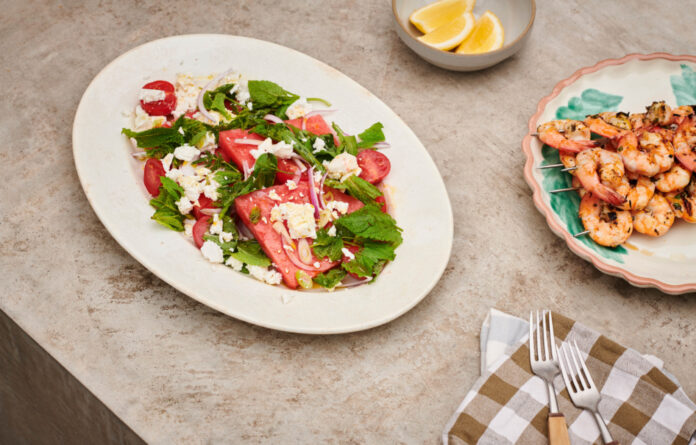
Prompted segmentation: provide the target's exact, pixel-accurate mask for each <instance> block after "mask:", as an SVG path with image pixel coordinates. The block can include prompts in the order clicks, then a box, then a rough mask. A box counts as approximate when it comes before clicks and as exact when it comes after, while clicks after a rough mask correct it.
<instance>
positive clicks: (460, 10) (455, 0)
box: [408, 0, 476, 34]
mask: <svg viewBox="0 0 696 445" xmlns="http://www.w3.org/2000/svg"><path fill="white" fill-rule="evenodd" d="M475 3H476V0H440V1H437V2H434V3H431V4H429V5H425V6H423V7H422V8H419V9H416V10H415V11H413V13H412V14H411V16H410V17H409V18H408V19H409V20H410V21H411V23H413V26H415V27H416V28H418V29H419V30H420V32H422V33H423V34H428V33H429V32H433V31H435V30H436V29H437V28H439V27H441V26H443V25H445V24H447V23H449V22H451V21H452V20H454V19H456V18H457V17H459V16H461V15H462V14H464V13H465V12H471V11H472V10H473V9H474V4H475Z"/></svg>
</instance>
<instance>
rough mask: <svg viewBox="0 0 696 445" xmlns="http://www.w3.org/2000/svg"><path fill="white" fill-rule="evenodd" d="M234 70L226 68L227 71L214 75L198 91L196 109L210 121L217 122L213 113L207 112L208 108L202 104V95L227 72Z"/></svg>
mask: <svg viewBox="0 0 696 445" xmlns="http://www.w3.org/2000/svg"><path fill="white" fill-rule="evenodd" d="M234 71H235V70H234V69H231V70H227V71H225V72H224V73H222V74H219V75H217V76H215V78H214V79H213V80H211V81H210V82H208V84H207V85H206V86H205V87H203V89H202V90H201V92H200V93H198V100H197V102H198V111H200V112H201V114H202V115H203V116H205V117H207V118H208V119H210V120H211V121H212V122H217V117H215V115H213V114H210V113H209V112H208V110H206V109H205V105H204V104H203V96H205V93H206V91H208V90H209V89H211V88H212V87H213V86H214V85H217V84H218V82H220V80H221V79H222V78H223V77H225V76H226V75H228V74H230V73H232V72H234Z"/></svg>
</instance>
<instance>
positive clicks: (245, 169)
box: [242, 161, 251, 181]
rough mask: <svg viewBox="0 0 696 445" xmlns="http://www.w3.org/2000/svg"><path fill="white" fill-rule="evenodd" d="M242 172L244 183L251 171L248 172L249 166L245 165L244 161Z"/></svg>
mask: <svg viewBox="0 0 696 445" xmlns="http://www.w3.org/2000/svg"><path fill="white" fill-rule="evenodd" d="M242 172H243V173H244V180H245V181H246V180H247V179H248V178H249V176H250V175H251V170H249V166H248V165H247V162H246V161H242Z"/></svg>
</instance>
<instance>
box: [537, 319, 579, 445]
mask: <svg viewBox="0 0 696 445" xmlns="http://www.w3.org/2000/svg"><path fill="white" fill-rule="evenodd" d="M547 314H548V319H549V323H548V328H549V332H547V329H546V315H547ZM533 318H534V313H533V312H530V313H529V362H530V363H531V365H532V371H534V374H536V375H537V376H539V377H541V378H542V379H544V381H545V382H546V388H547V389H548V393H549V420H548V425H549V443H550V444H551V445H557V444H558V445H565V444H570V439H569V438H568V427H567V425H566V423H565V417H564V416H563V414H561V413H560V412H559V411H558V401H557V400H556V390H555V388H554V387H553V379H554V377H556V376H557V375H558V374H559V372H560V371H559V369H558V357H557V352H556V341H555V337H554V335H553V319H552V318H551V312H550V311H542V312H541V319H540V318H539V311H536V323H534V321H533ZM540 323H541V324H540ZM534 326H536V327H537V329H536V341H534ZM541 331H543V333H544V335H543V337H542V335H541ZM549 334H550V335H549Z"/></svg>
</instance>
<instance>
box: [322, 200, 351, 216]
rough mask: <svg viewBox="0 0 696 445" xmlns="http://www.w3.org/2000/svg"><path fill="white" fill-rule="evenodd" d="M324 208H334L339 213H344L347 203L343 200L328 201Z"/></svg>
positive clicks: (346, 209)
mask: <svg viewBox="0 0 696 445" xmlns="http://www.w3.org/2000/svg"><path fill="white" fill-rule="evenodd" d="M326 208H327V209H329V210H335V211H337V212H338V213H341V214H345V213H346V212H348V203H347V202H343V201H329V202H327V203H326Z"/></svg>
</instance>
